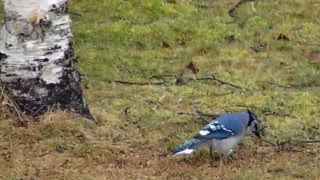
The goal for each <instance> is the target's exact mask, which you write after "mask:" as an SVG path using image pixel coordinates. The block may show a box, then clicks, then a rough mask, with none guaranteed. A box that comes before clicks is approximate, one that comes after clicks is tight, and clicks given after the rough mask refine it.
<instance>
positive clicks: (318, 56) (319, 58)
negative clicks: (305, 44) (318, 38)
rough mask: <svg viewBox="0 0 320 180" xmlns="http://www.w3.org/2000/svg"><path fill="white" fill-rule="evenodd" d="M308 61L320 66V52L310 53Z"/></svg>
mask: <svg viewBox="0 0 320 180" xmlns="http://www.w3.org/2000/svg"><path fill="white" fill-rule="evenodd" d="M308 59H309V60H311V61H312V62H314V63H319V64H320V51H310V52H309V54H308Z"/></svg>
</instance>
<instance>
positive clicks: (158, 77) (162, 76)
mask: <svg viewBox="0 0 320 180" xmlns="http://www.w3.org/2000/svg"><path fill="white" fill-rule="evenodd" d="M166 77H171V78H174V77H175V75H174V74H162V75H153V76H151V77H150V78H149V79H162V78H166Z"/></svg>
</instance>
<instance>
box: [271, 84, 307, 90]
mask: <svg viewBox="0 0 320 180" xmlns="http://www.w3.org/2000/svg"><path fill="white" fill-rule="evenodd" d="M271 84H272V85H275V86H278V87H281V88H287V89H289V88H308V87H313V86H310V84H309V83H302V84H287V85H282V84H277V83H271Z"/></svg>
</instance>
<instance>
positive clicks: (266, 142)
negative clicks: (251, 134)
mask: <svg viewBox="0 0 320 180" xmlns="http://www.w3.org/2000/svg"><path fill="white" fill-rule="evenodd" d="M261 140H262V141H263V142H266V143H268V144H271V145H272V146H277V145H276V144H274V143H272V142H270V141H268V140H265V139H261Z"/></svg>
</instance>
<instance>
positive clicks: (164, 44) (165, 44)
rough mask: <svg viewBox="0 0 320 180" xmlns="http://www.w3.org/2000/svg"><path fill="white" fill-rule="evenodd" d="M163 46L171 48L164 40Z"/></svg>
mask: <svg viewBox="0 0 320 180" xmlns="http://www.w3.org/2000/svg"><path fill="white" fill-rule="evenodd" d="M162 47H163V48H170V45H169V44H168V43H166V42H164V41H162Z"/></svg>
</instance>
